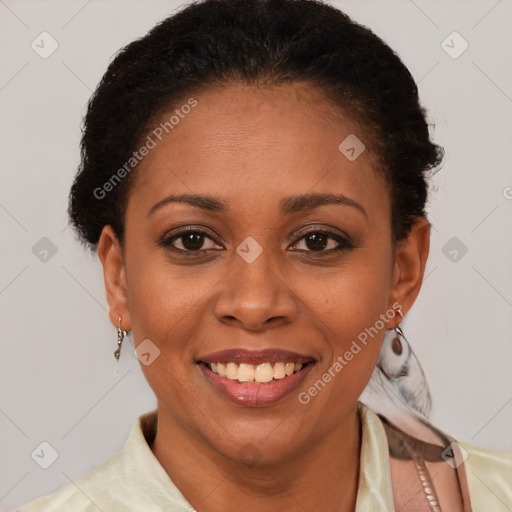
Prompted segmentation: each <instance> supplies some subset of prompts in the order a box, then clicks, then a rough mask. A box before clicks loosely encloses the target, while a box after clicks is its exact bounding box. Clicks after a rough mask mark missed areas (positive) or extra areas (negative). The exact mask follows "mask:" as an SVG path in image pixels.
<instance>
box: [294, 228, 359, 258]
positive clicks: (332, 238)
mask: <svg viewBox="0 0 512 512" xmlns="http://www.w3.org/2000/svg"><path fill="white" fill-rule="evenodd" d="M302 241H303V245H305V247H306V248H305V249H302V248H298V249H294V250H297V251H303V252H316V253H332V252H337V251H342V250H345V249H352V248H353V247H354V246H353V245H352V243H351V242H349V240H347V239H346V238H344V237H342V236H340V235H337V234H335V233H330V232H327V231H310V232H309V233H307V234H305V235H303V236H302V237H301V238H299V240H298V241H297V242H296V243H295V245H296V246H297V245H299V243H301V242H302Z"/></svg>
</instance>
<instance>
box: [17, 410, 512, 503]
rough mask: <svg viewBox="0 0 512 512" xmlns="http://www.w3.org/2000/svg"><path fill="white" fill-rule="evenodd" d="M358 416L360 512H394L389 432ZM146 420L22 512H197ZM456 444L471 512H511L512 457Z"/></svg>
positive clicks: (370, 417) (371, 417)
mask: <svg viewBox="0 0 512 512" xmlns="http://www.w3.org/2000/svg"><path fill="white" fill-rule="evenodd" d="M358 412H359V416H360V419H361V424H362V444H361V464H360V474H359V488H358V493H357V505H356V511H355V512H392V511H394V510H395V508H394V504H393V490H392V485H391V472H390V466H389V452H388V444H387V438H386V433H385V431H384V427H383V426H382V423H381V420H380V419H379V417H378V416H377V415H376V414H375V413H374V412H372V411H371V410H370V409H369V408H368V407H366V406H365V405H364V404H362V403H359V404H358ZM142 419H146V420H148V419H149V420H151V419H153V420H154V419H156V411H153V412H150V413H146V414H144V415H142V416H140V417H139V418H138V419H137V421H136V422H135V423H134V425H133V427H132V429H131V432H130V435H129V437H128V440H127V441H126V443H125V445H124V447H123V449H122V450H121V451H120V452H119V453H117V454H115V455H114V456H113V457H112V458H110V459H109V460H107V461H106V462H105V463H103V464H102V465H100V466H98V467H97V468H96V469H94V470H93V471H92V472H91V473H89V474H87V475H85V476H82V477H81V478H78V479H77V480H75V481H74V482H70V483H68V484H66V485H65V486H64V487H62V488H61V489H59V490H58V491H56V492H55V493H53V494H51V495H47V496H43V497H41V498H38V499H37V500H35V501H33V502H31V503H29V504H27V505H25V506H24V507H22V508H21V509H18V512H98V510H101V512H126V511H130V512H164V511H165V512H192V511H194V508H193V507H192V506H191V505H190V503H188V501H187V500H186V499H185V497H184V496H183V495H182V494H181V492H180V491H179V490H178V488H177V487H176V486H175V485H174V484H173V482H172V481H171V479H170V478H169V476H168V475H167V473H166V472H165V470H164V469H163V467H162V466H161V465H160V463H159V462H158V460H157V459H156V457H155V456H154V455H153V452H152V451H151V449H150V447H149V446H148V443H147V441H146V438H145V432H143V430H142V426H141V420H142ZM144 423H145V424H148V422H147V421H146V422H144ZM150 423H151V421H150V422H149V424H150ZM146 435H147V433H146ZM457 442H458V443H459V445H460V446H462V448H463V449H465V450H466V451H467V452H468V458H467V459H466V461H465V462H464V466H465V472H466V477H467V481H468V489H469V494H470V498H471V507H472V512H511V511H512V454H508V453H505V452H499V451H493V450H487V449H481V448H477V447H473V446H471V445H468V444H465V443H462V442H460V441H457Z"/></svg>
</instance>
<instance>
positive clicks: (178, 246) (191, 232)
mask: <svg viewBox="0 0 512 512" xmlns="http://www.w3.org/2000/svg"><path fill="white" fill-rule="evenodd" d="M159 245H160V246H161V247H164V248H167V249H171V250H173V251H174V252H181V253H191V254H193V253H201V252H205V251H210V250H212V249H222V247H221V246H220V245H219V244H217V243H216V242H215V241H214V240H213V239H212V237H211V236H210V234H209V233H207V232H206V231H202V230H199V229H187V230H182V231H180V232H178V233H175V234H174V235H171V236H165V237H164V238H163V239H162V240H161V241H160V242H159Z"/></svg>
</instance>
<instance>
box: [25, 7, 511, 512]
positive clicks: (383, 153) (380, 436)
mask: <svg viewBox="0 0 512 512" xmlns="http://www.w3.org/2000/svg"><path fill="white" fill-rule="evenodd" d="M441 158H442V151H441V149H440V148H439V147H437V146H436V145H435V144H433V143H432V142H431V141H430V140H429V135H428V127H427V124H426V121H425V114H424V111H423V109H422V108H421V106H420V105H419V102H418V95H417V88H416V85H415V83H414V81H413V79H412V77H411V75H410V73H409V72H408V70H407V69H406V68H405V66H404V65H403V64H402V62H401V61H400V60H399V58H398V57H397V56H396V55H395V54H394V53H393V52H392V50H391V49H390V48H389V47H387V45H386V44H385V43H383V42H382V41H381V40H380V39H379V38H378V37H376V36H375V35H374V34H373V33H372V32H371V31H369V30H368V29H366V28H363V27H361V26H359V25H357V24H356V23H354V22H352V21H351V20H350V19H349V18H348V17H347V16H346V15H344V14H343V13H341V12H340V11H338V10H336V9H334V8H333V7H330V6H328V5H325V4H322V3H320V2H314V1H311V0H295V1H292V0H268V1H257V0H251V1H247V0H243V1H242V0H223V1H221V0H205V1H203V2H199V3H195V4H190V5H189V6H187V7H186V8H185V9H183V10H182V11H180V12H179V13H177V14H176V15H174V16H172V17H170V18H168V19H166V20H164V21H163V22H162V23H160V24H159V25H158V26H156V27H155V28H154V29H153V30H151V31H150V32H149V33H148V34H147V35H146V36H145V37H143V38H142V39H140V40H137V41H135V42H133V43H131V44H130V45H128V46H127V47H126V48H125V49H123V51H122V52H121V53H119V55H118V56H117V57H116V58H115V60H114V61H113V62H112V64H111V65H110V67H109V69H108V70H107V72H106V74H105V76H104V77H103V79H102V81H101V83H100V85H99V87H98V89H97V91H96V92H95V94H94V96H93V98H92V100H91V102H90V104H89V108H88V112H87V116H86V119H85V130H84V134H83V139H82V164H81V168H80V171H79V173H78V174H77V176H76V178H75V182H74V184H73V187H72V191H71V195H70V206H69V212H70V217H71V221H72V224H73V226H74V227H75V229H76V230H77V232H78V234H79V236H80V239H81V240H82V242H84V244H86V245H88V246H89V247H90V248H92V249H93V250H97V252H98V256H99V258H100V260H101V263H102V266H103V272H104V278H105V287H106V293H107V299H108V304H109V310H110V319H111V321H112V324H113V325H114V327H115V328H116V329H117V342H118V343H117V349H116V351H115V354H114V355H115V357H116V358H119V357H122V343H123V339H124V337H125V335H126V334H127V333H128V332H130V334H131V336H133V340H134V343H135V346H136V350H137V354H138V357H139V359H140V361H141V363H142V365H141V367H142V369H143V371H144V375H145V377H146V378H147V380H148V382H149V384H150V386H151V387H152V389H153V391H154V392H155V395H156V397H157V401H158V408H157V411H154V412H151V413H147V414H145V415H143V416H141V417H140V418H139V419H138V420H137V421H136V422H135V424H134V425H133V428H132V431H131V433H130V437H129V439H128V441H127V443H126V445H125V447H124V448H123V451H122V452H120V453H119V454H117V455H115V456H114V457H113V458H112V459H110V460H109V461H107V462H106V463H105V464H103V465H102V466H100V467H98V468H97V469H95V470H94V471H93V472H92V473H90V474H89V475H86V476H84V477H82V478H81V479H79V480H77V481H76V482H75V483H70V484H69V485H66V486H65V487H63V488H61V489H60V490H58V491H57V492H56V493H54V494H53V495H51V496H47V497H42V498H40V499H39V500H36V501H35V502H33V503H31V504H29V505H27V506H25V507H24V508H22V509H21V510H22V511H23V512H31V511H36V510H37V511H40V510H45V511H67V510H70V511H89V510H98V509H99V510H102V511H103V512H108V511H114V510H115V511H120V510H131V511H141V512H142V511H144V512H146V511H157V510H162V511H163V510H165V511H186V510H197V511H199V512H203V511H204V512H216V511H218V510H222V511H231V510H233V511H234V510H244V511H260V510H280V511H296V510H310V511H316V510H321V511H323V512H334V511H336V512H340V511H353V510H357V511H358V512H360V511H390V510H397V511H398V510H400V511H411V510H414V511H423V510H425V511H429V510H432V511H433V510H445V511H446V510H449V511H452V512H453V511H469V510H473V511H484V510H485V511H488V510H510V509H511V508H512V497H511V496H512V490H511V486H510V482H511V481H512V461H511V458H510V456H509V455H508V454H505V453H501V452H495V451H490V450H482V449H479V448H476V447H472V446H470V445H467V444H465V443H462V442H457V441H455V440H454V439H453V438H451V437H450V436H448V435H447V434H444V433H442V432H440V431H438V430H437V429H436V428H435V427H434V426H432V425H430V423H429V422H428V412H429V407H430V396H429V393H428V389H427V388H426V385H425V383H424V378H423V374H422V371H421V367H420V366H419V363H418V362H417V360H416V359H415V357H414V355H413V354H412V351H411V349H410V346H409V344H408V343H407V340H406V338H405V336H404V333H403V332H402V330H401V328H400V322H401V320H402V318H404V316H405V315H406V314H407V312H408V311H409V310H410V308H411V307H412V305H413V303H414V301H415V299H416V297H417V295H418V293H419V291H420V288H421V283H422V279H423V275H424V269H425V264H426V260H427V256H428V252H429V222H428V220H427V219H426V215H425V203H426V199H427V184H426V180H425V174H426V172H427V171H428V170H429V169H431V168H433V167H436V166H438V165H439V164H440V161H441ZM363 392H364V393H363ZM362 394H363V398H364V401H365V402H366V404H370V405H372V408H370V407H368V405H364V404H363V402H362V401H359V398H360V397H361V395H362Z"/></svg>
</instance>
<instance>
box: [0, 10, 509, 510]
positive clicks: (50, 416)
mask: <svg viewBox="0 0 512 512" xmlns="http://www.w3.org/2000/svg"><path fill="white" fill-rule="evenodd" d="M333 3H335V5H338V6H339V7H340V8H342V9H344V10H345V11H346V12H347V13H348V14H349V15H352V16H353V17H354V18H355V19H356V20H357V21H360V22H361V23H363V24H366V25H368V26H369V27H371V28H372V29H373V30H374V31H375V32H376V33H377V34H379V35H380V36H381V37H383V39H384V40H385V41H386V42H388V43H389V44H390V45H391V47H392V48H394V49H395V50H396V51H397V53H398V54H399V55H400V56H401V58H402V59H403V60H404V62H405V64H406V65H407V66H408V67H409V69H410V70H411V72H412V73H413V75H414V77H415V78H416V80H417V81H418V82H419V88H420V94H421V99H422V102H423V103H424V105H425V106H426V107H427V108H428V110H429V117H430V120H431V121H432V123H434V124H435V130H434V132H433V133H434V136H435V140H436V141H437V142H439V143H441V144H442V145H443V146H444V147H445V148H446V158H445V164H444V167H443V168H442V169H441V170H440V171H439V172H438V173H437V174H435V175H434V176H433V177H432V189H433V195H432V199H431V202H430V206H429V215H430V220H431V221H432V223H433V226H434V229H433V231H432V247H431V254H430V258H429V262H428V265H427V271H426V278H425V282H424V285H423V290H422V293H421V294H420V297H419V299H418V301H417V303H416V304H415V306H414V308H413V310H412V311H411V312H410V314H409V315H408V316H407V318H406V321H405V322H404V324H403V325H404V330H405V333H406V335H407V336H408V338H409V340H410V341H411V343H412V344H413V346H414V348H415V350H416V353H417V354H418V357H419V358H420V361H421V362H422V364H423V366H424V369H425V372H426V374H427V378H428V380H429V383H430V385H431V389H432V393H433V396H434V402H435V410H434V413H435V414H434V418H435V419H436V420H437V422H438V424H439V425H440V426H441V427H443V428H445V429H447V430H448V431H449V432H450V433H451V434H453V435H455V436H457V437H459V438H461V439H464V440H466V441H469V442H471V443H473V444H478V445H481V446H484V447H489V448H497V449H505V450H509V451H512V438H511V435H510V432H512V372H511V362H512V348H511V343H510V340H511V331H512V315H511V313H512V265H511V261H512V258H511V256H512V229H511V227H512V226H511V224H512V222H511V219H512V174H511V169H512V166H511V163H512V150H511V146H512V144H511V141H512V138H511V136H512V70H511V66H510V62H511V53H512V51H511V50H512V35H511V32H512V31H511V30H510V21H509V20H510V19H512V3H511V2H510V1H506V0H502V1H494V0H493V1H464V2H462V1H450V2H447V1H442V2H441V1H439V2H435V1H420V0H415V1H410V0H400V1H394V2H391V1H382V0H379V1H373V2H370V1H364V0H363V1H359V2H355V1H348V2H333ZM179 5H180V3H178V2H174V1H144V2H142V1H123V2H120V1H102V2H100V1H99V0H92V1H80V2H78V1H69V0H68V1H66V2H64V1H58V2H57V1H47V2H36V1H31V2H26V1H15V0H0V38H1V43H2V59H1V70H0V115H1V119H2V123H1V126H0V130H1V153H0V154H1V166H0V169H1V171H0V172H1V183H2V187H1V191H0V223H1V229H2V231H1V232H2V238H1V240H2V266H1V271H0V319H1V324H0V325H1V336H0V343H1V354H2V357H1V360H0V365H1V367H0V386H1V388H0V389H1V397H0V399H1V401H0V431H1V437H0V451H1V461H2V462H1V465H2V466H1V472H0V503H1V506H2V509H3V510H12V509H14V508H15V507H17V506H19V505H21V504H23V503H26V502H27V501H29V500H31V499H33V498H35V497H36V496H39V495H41V494H45V493H49V492H52V491H54V490H55V489H56V488H58V487H60V486H61V485H63V484H65V483H67V482H68V481H70V480H72V479H75V478H76V477H78V476H80V475H82V474H84V473H85V472H88V471H90V470H91V469H93V468H94V467H95V466H97V465H98V464H99V463H101V462H102V461H104V460H105V459H106V458H108V457H109V456H110V455H112V454H113V453H114V452H115V451H117V450H119V449H120V448H121V447H122V445H123V443H124V441H125V439H126V437H127V435H128V432H129V429H130V427H131V425H132V423H133V421H134V420H135V418H136V416H138V415H139V414H141V413H143V412H145V411H148V410H150V409H152V408H154V407H155V404H156V402H155V399H154V397H153V395H152V392H151V390H150V389H149V387H148V386H147V384H146V383H145V381H144V379H143V377H142V373H141V371H140V369H139V367H138V361H137V359H135V357H134V356H133V355H132V354H131V353H130V352H131V350H129V348H130V346H129V343H131V341H130V342H129V343H127V344H126V345H127V346H126V347H125V349H124V352H123V354H122V357H121V362H120V365H119V369H118V373H115V371H114V370H115V368H114V358H113V355H112V352H113V350H114V349H115V341H116V339H115V336H116V333H115V329H114V328H113V327H112V325H111V324H110V323H109V321H108V317H107V309H106V300H105V293H104V288H103V277H102V273H101V267H100V264H99V262H98V260H97V257H96V256H94V255H90V254H88V253H87V252H85V251H83V250H82V248H81V246H80V245H79V244H78V243H77V242H76V241H75V239H74V236H73V233H72V232H71V230H70V229H69V228H68V227H67V218H66V206H67V194H68V190H69V187H70V184H71V181H72V178H73V175H74V173H75V170H76V167H77V165H78V162H79V151H78V143H79V137H80V124H81V117H82V115H83V113H84V109H85V104H86V102H87V100H88V98H89V97H90V95H91V93H92V91H93V90H94V88H95V86H96V84H97V83H98V81H99V80H100V78H101V76H102V74H103V73H104V71H105V69H106V66H107V64H108V62H109V61H110V59H111V57H112V55H113V54H114V53H115V52H116V51H117V50H118V49H119V48H120V47H121V46H123V45H125V44H126V43H128V42H130V41H132V40H133V39H134V38H136V37H139V36H142V35H143V34H144V33H145V32H146V31H147V30H148V29H149V28H150V27H152V26H153V25H154V24H155V22H157V21H158V20H160V19H162V18H163V17H165V16H166V15H169V14H171V13H172V12H174V10H175V9H176V8H177V7H178V6H179ZM43 31H47V32H48V33H49V34H51V36H52V38H54V39H55V40H56V41H57V42H58V45H59V46H58V49H57V50H56V51H55V52H54V53H53V54H52V55H51V56H49V57H48V58H46V59H43V58H42V57H41V56H40V55H39V54H38V53H36V51H34V50H33V49H32V47H31V43H32V41H34V40H35V44H38V45H39V47H42V46H43V44H44V48H45V49H46V50H48V49H49V48H51V46H50V44H51V41H50V40H49V39H45V41H44V43H42V42H41V37H43V36H39V34H41V32H43ZM453 31H457V32H459V33H460V34H461V36H462V37H463V38H464V40H465V41H467V43H468V44H469V47H468V49H467V50H466V51H465V52H464V53H462V54H461V55H460V56H458V57H457V58H453V56H454V55H455V54H457V53H459V52H460V50H461V49H463V44H464V43H463V41H462V40H460V39H457V36H453V35H452V36H450V34H451V33H452V32H453ZM448 36H450V37H448ZM45 37H47V36H45ZM447 37H448V39H447ZM445 40H446V42H445V43H444V48H443V45H442V42H443V41H445ZM445 50H448V51H449V52H451V53H452V56H450V55H449V54H448V53H447V51H445ZM40 51H42V48H41V49H40ZM44 237H46V238H47V239H49V240H50V241H51V243H50V242H49V241H48V240H46V239H43V240H41V239H42V238H44ZM454 237H455V238H454ZM464 248H466V249H467V252H466V253H465V254H464V250H465V249H464ZM45 250H46V251H48V252H46V253H45V252H44V251H45ZM55 250H56V252H55ZM454 251H455V252H454ZM53 253H54V254H53ZM44 441H46V442H48V443H49V444H50V445H51V446H52V447H53V448H54V449H55V450H56V452H57V453H58V458H57V459H56V460H55V462H54V463H53V464H52V465H51V466H50V467H49V468H48V469H43V468H41V467H40V465H41V464H43V465H44V464H48V463H49V462H51V455H52V451H51V449H49V448H48V447H46V448H45V447H44V446H43V452H41V448H40V443H41V442H44ZM34 450H36V452H35V453H36V454H37V453H39V454H40V457H39V458H38V457H36V456H34V459H33V458H32V457H31V454H32V453H33V452H34ZM41 453H44V454H45V455H44V456H42V455H41ZM49 457H50V458H49ZM36 461H37V462H36Z"/></svg>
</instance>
